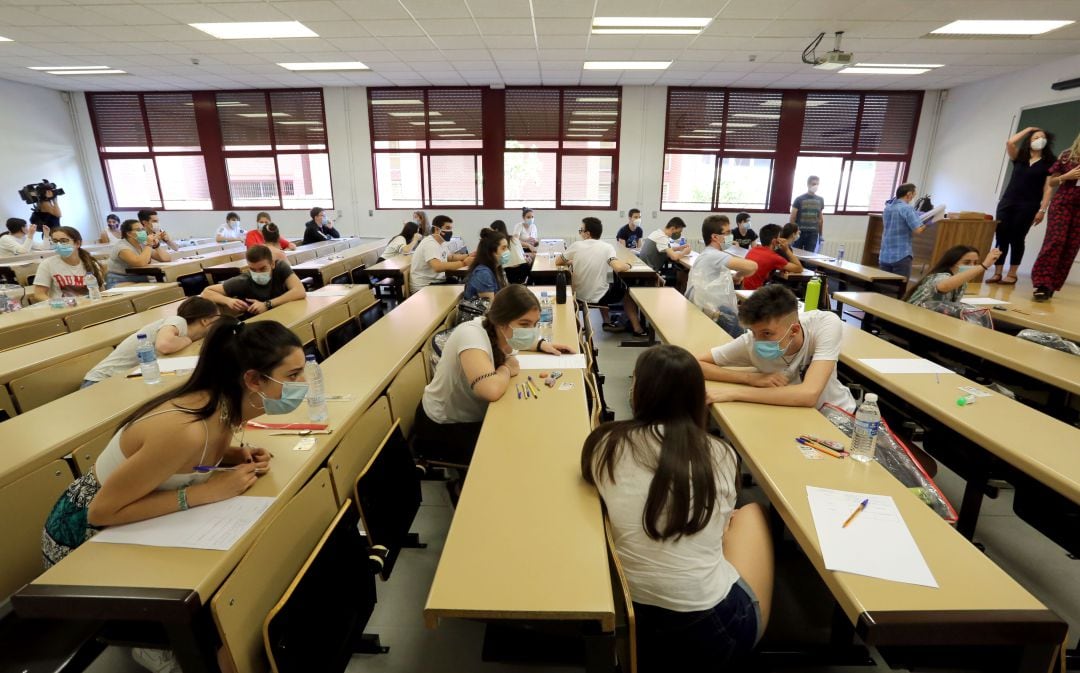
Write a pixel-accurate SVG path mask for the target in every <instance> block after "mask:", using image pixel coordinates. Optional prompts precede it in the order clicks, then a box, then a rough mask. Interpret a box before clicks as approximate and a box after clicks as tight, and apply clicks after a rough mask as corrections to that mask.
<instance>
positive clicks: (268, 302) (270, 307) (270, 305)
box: [266, 299, 274, 311]
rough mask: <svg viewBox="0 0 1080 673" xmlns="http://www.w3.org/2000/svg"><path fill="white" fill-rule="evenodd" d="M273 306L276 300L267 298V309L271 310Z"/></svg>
mask: <svg viewBox="0 0 1080 673" xmlns="http://www.w3.org/2000/svg"><path fill="white" fill-rule="evenodd" d="M272 308H274V300H273V299H267V300H266V310H268V311H269V310H270V309H272Z"/></svg>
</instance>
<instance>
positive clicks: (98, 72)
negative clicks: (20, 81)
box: [46, 68, 127, 75]
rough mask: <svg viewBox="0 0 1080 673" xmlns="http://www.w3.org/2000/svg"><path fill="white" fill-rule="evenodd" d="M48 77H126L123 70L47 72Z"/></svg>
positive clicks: (125, 72)
mask: <svg viewBox="0 0 1080 673" xmlns="http://www.w3.org/2000/svg"><path fill="white" fill-rule="evenodd" d="M46 72H47V73H48V74H50V75H126V74H127V71H125V70H116V69H112V68H110V69H109V70H47V71H46Z"/></svg>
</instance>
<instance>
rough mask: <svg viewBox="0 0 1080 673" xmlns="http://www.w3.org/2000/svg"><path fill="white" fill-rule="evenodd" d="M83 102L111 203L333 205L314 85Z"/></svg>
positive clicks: (108, 96)
mask: <svg viewBox="0 0 1080 673" xmlns="http://www.w3.org/2000/svg"><path fill="white" fill-rule="evenodd" d="M86 99H87V105H88V107H89V109H90V119H91V122H92V124H93V127H94V135H95V138H96V139H97V144H98V153H99V156H100V158H101V163H102V168H103V169H104V172H105V177H106V182H107V185H108V188H109V198H110V200H111V202H112V207H113V208H114V209H134V208H158V209H176V210H212V209H213V210H234V209H235V210H239V209H243V208H284V209H293V208H295V209H301V210H307V209H309V208H311V207H312V206H322V207H324V208H332V207H333V195H332V192H331V188H330V158H329V154H328V150H327V142H326V123H325V118H324V116H323V99H322V92H321V91H319V90H304V89H288V90H274V91H239V92H224V91H217V92H184V93H147V94H133V93H123V94H114V93H88V94H86ZM216 138H220V143H219V142H218V141H217V140H216Z"/></svg>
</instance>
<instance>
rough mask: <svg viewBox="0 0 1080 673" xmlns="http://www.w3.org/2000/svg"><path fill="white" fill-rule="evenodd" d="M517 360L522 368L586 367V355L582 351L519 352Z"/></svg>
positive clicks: (556, 368) (557, 368)
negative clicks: (568, 352)
mask: <svg viewBox="0 0 1080 673" xmlns="http://www.w3.org/2000/svg"><path fill="white" fill-rule="evenodd" d="M517 360H518V365H519V366H520V367H521V368H522V369H554V370H559V369H585V356H584V355H582V354H581V353H575V354H573V355H546V354H534V353H528V354H526V353H518V356H517Z"/></svg>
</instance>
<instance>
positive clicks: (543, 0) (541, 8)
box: [532, 0, 627, 18]
mask: <svg viewBox="0 0 1080 673" xmlns="http://www.w3.org/2000/svg"><path fill="white" fill-rule="evenodd" d="M532 5H533V12H535V14H536V16H537V17H544V18H548V17H551V18H569V17H590V18H591V17H592V15H593V14H592V3H591V2H588V1H587V0H533V3H532ZM623 16H627V15H626V14H623Z"/></svg>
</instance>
